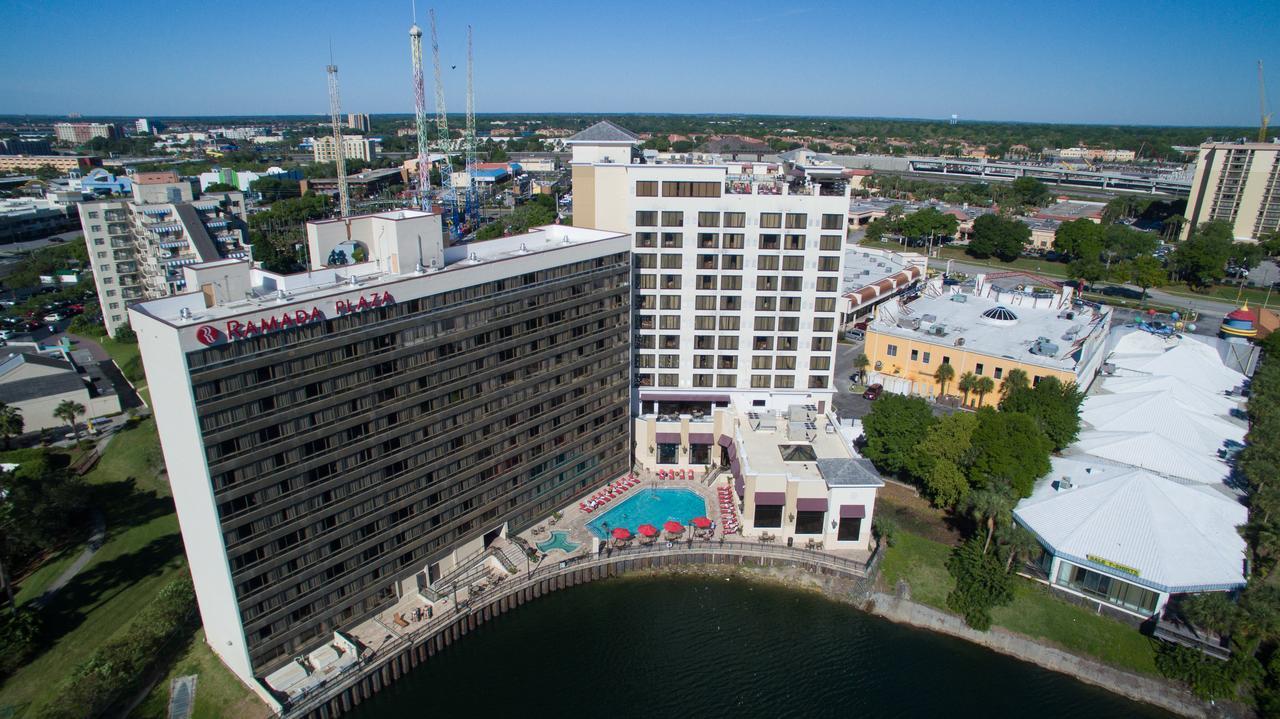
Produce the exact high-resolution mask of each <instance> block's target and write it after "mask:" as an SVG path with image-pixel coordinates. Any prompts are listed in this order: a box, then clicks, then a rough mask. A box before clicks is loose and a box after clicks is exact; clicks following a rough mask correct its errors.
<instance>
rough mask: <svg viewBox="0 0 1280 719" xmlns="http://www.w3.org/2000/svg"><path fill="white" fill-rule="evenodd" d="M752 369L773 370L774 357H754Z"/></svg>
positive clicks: (752, 358)
mask: <svg viewBox="0 0 1280 719" xmlns="http://www.w3.org/2000/svg"><path fill="white" fill-rule="evenodd" d="M751 369H773V355H753V356H752V357H751Z"/></svg>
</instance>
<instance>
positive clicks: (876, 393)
mask: <svg viewBox="0 0 1280 719" xmlns="http://www.w3.org/2000/svg"><path fill="white" fill-rule="evenodd" d="M881 392H884V385H882V384H878V383H877V384H873V385H871V386H870V387H868V388H867V391H866V392H863V393H862V398H863V399H870V400H875V399H879V397H880V393H881Z"/></svg>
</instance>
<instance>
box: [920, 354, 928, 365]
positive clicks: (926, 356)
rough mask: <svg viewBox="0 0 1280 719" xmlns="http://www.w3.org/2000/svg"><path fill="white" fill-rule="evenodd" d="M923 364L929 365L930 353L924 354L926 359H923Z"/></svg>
mask: <svg viewBox="0 0 1280 719" xmlns="http://www.w3.org/2000/svg"><path fill="white" fill-rule="evenodd" d="M921 362H923V363H924V364H929V353H928V352H925V353H924V359H922V360H921Z"/></svg>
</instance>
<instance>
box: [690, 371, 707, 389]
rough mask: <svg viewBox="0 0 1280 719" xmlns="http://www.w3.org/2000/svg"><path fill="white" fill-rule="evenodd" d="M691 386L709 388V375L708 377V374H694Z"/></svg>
mask: <svg viewBox="0 0 1280 719" xmlns="http://www.w3.org/2000/svg"><path fill="white" fill-rule="evenodd" d="M693 386H694V387H710V386H711V375H709V374H695V375H694V376H693Z"/></svg>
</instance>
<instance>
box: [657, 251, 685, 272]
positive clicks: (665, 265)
mask: <svg viewBox="0 0 1280 719" xmlns="http://www.w3.org/2000/svg"><path fill="white" fill-rule="evenodd" d="M683 265H684V257H682V256H681V255H671V254H666V255H663V256H662V269H664V270H678V269H680V268H681V267H682V266H683Z"/></svg>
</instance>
